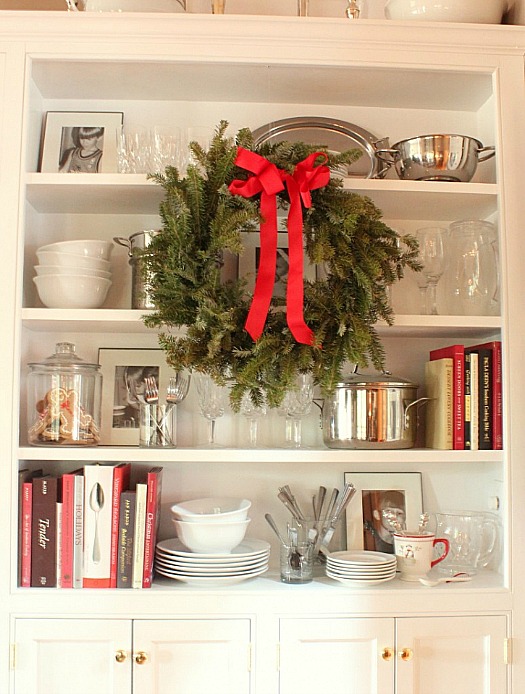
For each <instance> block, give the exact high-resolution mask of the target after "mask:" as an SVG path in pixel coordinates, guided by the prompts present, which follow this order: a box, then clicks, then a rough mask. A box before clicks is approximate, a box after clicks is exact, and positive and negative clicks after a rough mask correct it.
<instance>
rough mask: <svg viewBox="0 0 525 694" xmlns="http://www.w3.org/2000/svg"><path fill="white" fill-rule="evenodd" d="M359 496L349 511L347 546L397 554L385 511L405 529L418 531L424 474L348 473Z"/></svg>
mask: <svg viewBox="0 0 525 694" xmlns="http://www.w3.org/2000/svg"><path fill="white" fill-rule="evenodd" d="M350 482H351V483H352V484H353V485H354V486H355V488H356V490H357V493H356V495H355V497H354V498H353V499H352V501H351V502H350V504H349V506H348V507H347V509H346V546H347V548H348V549H367V550H373V551H376V552H387V553H389V554H393V553H394V540H393V537H392V533H391V532H390V530H389V528H388V526H387V524H386V523H385V521H384V518H383V511H386V510H388V511H389V512H390V514H393V515H395V517H396V518H397V519H398V520H399V522H400V523H401V524H402V526H403V527H406V528H407V529H408V530H416V529H417V527H418V524H419V517H420V515H421V514H422V512H423V491H422V484H421V473H420V472H345V483H350Z"/></svg>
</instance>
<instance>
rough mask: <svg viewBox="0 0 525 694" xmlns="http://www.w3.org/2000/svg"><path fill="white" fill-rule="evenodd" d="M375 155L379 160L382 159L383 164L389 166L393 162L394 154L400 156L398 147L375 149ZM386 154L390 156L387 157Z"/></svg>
mask: <svg viewBox="0 0 525 694" xmlns="http://www.w3.org/2000/svg"><path fill="white" fill-rule="evenodd" d="M375 155H376V157H377V158H378V159H379V161H382V162H384V163H385V164H388V165H389V166H392V164H394V162H395V159H396V156H398V157H399V156H400V155H399V150H398V149H376V150H375ZM387 155H389V156H390V157H392V158H391V159H390V158H387Z"/></svg>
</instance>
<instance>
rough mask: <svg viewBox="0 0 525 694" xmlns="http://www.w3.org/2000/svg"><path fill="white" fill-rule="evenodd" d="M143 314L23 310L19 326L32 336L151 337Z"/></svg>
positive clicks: (50, 309) (135, 312)
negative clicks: (48, 334)
mask: <svg viewBox="0 0 525 694" xmlns="http://www.w3.org/2000/svg"><path fill="white" fill-rule="evenodd" d="M148 313H151V311H146V310H133V309H120V310H118V311H116V310H114V309H104V308H94V309H80V310H79V309H66V308H24V309H22V325H23V326H24V327H25V328H28V329H29V330H33V331H35V332H49V331H63V330H67V331H68V332H73V333H76V332H80V333H86V332H90V333H151V332H152V330H151V328H146V326H145V325H144V323H143V321H142V316H144V315H147V314H148Z"/></svg>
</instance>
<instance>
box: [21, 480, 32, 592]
mask: <svg viewBox="0 0 525 694" xmlns="http://www.w3.org/2000/svg"><path fill="white" fill-rule="evenodd" d="M32 506H33V484H32V482H24V483H23V485H22V547H21V557H20V561H21V564H22V574H21V585H22V587H24V588H29V587H30V586H31V518H32Z"/></svg>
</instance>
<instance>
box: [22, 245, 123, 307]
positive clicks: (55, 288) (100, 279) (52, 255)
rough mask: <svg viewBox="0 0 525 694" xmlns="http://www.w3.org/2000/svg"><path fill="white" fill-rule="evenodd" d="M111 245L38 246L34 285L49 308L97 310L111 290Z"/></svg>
mask: <svg viewBox="0 0 525 694" xmlns="http://www.w3.org/2000/svg"><path fill="white" fill-rule="evenodd" d="M112 248H113V244H112V243H111V241H99V240H93V239H85V240H82V239H78V240H75V241H60V242H58V243H51V244H48V245H46V246H40V248H38V249H37V252H36V255H37V258H38V265H35V271H36V277H34V278H33V282H34V283H35V284H36V288H37V291H38V296H39V297H40V300H41V301H42V303H43V304H44V306H47V307H48V308H99V307H100V306H102V304H103V303H104V301H105V300H106V297H107V294H108V291H109V288H110V287H111V265H110V262H109V256H110V254H111V250H112Z"/></svg>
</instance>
